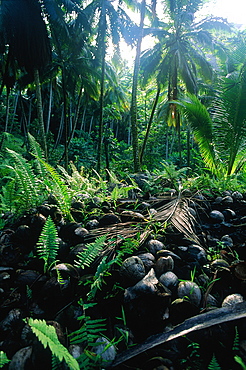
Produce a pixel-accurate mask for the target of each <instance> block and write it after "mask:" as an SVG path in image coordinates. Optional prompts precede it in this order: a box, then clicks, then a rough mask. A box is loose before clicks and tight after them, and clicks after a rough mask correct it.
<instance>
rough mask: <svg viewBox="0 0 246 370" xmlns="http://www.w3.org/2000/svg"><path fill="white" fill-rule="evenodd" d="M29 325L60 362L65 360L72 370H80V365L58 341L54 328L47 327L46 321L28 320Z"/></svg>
mask: <svg viewBox="0 0 246 370" xmlns="http://www.w3.org/2000/svg"><path fill="white" fill-rule="evenodd" d="M28 325H29V326H30V327H31V329H32V332H33V333H34V334H35V335H36V336H37V338H38V340H39V341H40V342H41V343H42V345H43V346H44V348H47V347H49V349H50V350H51V353H52V354H53V355H54V356H56V357H57V358H58V359H59V360H60V361H62V360H64V361H65V362H66V364H67V366H68V367H69V369H71V370H79V364H78V362H77V360H76V359H75V358H73V356H72V355H71V354H70V353H69V352H68V350H67V348H66V347H64V346H63V345H62V344H61V343H60V342H59V340H58V337H57V334H56V330H55V328H54V326H51V325H47V324H46V322H45V320H37V319H32V318H29V319H28Z"/></svg>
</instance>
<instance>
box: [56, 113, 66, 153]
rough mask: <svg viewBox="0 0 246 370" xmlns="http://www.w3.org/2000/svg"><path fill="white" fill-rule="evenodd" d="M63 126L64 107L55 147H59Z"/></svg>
mask: <svg viewBox="0 0 246 370" xmlns="http://www.w3.org/2000/svg"><path fill="white" fill-rule="evenodd" d="M63 128H64V109H63V107H62V112H61V119H60V125H59V130H58V133H57V137H56V142H55V145H54V149H56V148H57V146H58V144H59V143H60V141H61V137H62V131H63Z"/></svg>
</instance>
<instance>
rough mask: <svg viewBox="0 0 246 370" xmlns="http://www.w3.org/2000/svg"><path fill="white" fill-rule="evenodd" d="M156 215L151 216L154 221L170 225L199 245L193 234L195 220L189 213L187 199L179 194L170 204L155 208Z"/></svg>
mask: <svg viewBox="0 0 246 370" xmlns="http://www.w3.org/2000/svg"><path fill="white" fill-rule="evenodd" d="M156 210H157V213H156V214H155V215H154V216H153V218H154V220H156V221H159V222H163V223H170V224H171V225H173V226H174V227H175V228H176V229H177V230H178V231H179V232H181V233H183V234H184V235H185V236H186V238H188V239H189V240H191V241H193V242H195V243H197V244H200V242H199V239H198V238H197V236H196V234H195V232H194V223H195V218H194V217H193V216H192V215H191V213H190V212H189V207H188V202H187V199H185V198H183V197H181V194H179V196H178V197H177V198H175V199H173V200H171V201H170V202H168V203H166V204H164V205H161V206H160V207H158V206H157V207H156Z"/></svg>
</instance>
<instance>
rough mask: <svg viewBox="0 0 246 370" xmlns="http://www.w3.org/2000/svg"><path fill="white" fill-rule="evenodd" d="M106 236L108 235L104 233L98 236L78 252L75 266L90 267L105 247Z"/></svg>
mask: <svg viewBox="0 0 246 370" xmlns="http://www.w3.org/2000/svg"><path fill="white" fill-rule="evenodd" d="M106 237H107V235H102V236H100V237H99V238H97V239H96V240H95V242H94V243H90V244H87V245H86V249H85V250H84V251H83V252H79V253H78V255H77V258H78V259H77V260H75V262H74V266H75V267H78V268H82V269H84V268H85V267H89V266H90V265H91V263H92V262H93V261H94V259H95V258H96V257H98V254H99V252H101V250H102V249H103V246H104V243H105V240H106Z"/></svg>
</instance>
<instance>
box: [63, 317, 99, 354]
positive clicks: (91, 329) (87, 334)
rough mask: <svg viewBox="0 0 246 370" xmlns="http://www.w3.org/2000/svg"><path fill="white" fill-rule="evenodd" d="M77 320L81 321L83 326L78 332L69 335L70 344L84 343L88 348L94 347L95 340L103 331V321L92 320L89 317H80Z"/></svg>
mask: <svg viewBox="0 0 246 370" xmlns="http://www.w3.org/2000/svg"><path fill="white" fill-rule="evenodd" d="M78 320H83V322H84V323H83V325H82V327H81V328H80V329H79V330H76V331H74V332H73V333H71V334H69V337H70V342H71V344H78V343H86V344H87V345H88V346H91V347H92V346H94V345H95V343H96V340H97V339H98V338H99V337H100V336H101V332H102V331H105V330H106V328H105V319H96V320H95V319H94V320H92V319H91V318H90V317H89V316H85V315H83V316H80V317H79V318H78Z"/></svg>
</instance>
